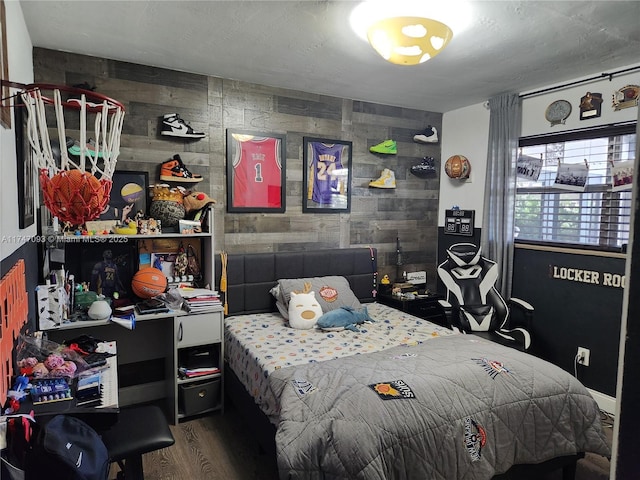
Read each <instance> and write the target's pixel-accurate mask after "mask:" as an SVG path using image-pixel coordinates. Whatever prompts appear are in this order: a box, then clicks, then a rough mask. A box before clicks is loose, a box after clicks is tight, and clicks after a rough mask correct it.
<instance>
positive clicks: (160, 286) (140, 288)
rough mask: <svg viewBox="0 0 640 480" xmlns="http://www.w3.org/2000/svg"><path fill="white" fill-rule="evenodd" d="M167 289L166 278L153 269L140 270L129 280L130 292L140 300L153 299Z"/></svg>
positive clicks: (160, 272)
mask: <svg viewBox="0 0 640 480" xmlns="http://www.w3.org/2000/svg"><path fill="white" fill-rule="evenodd" d="M166 289H167V277H165V276H164V273H162V271H160V270H158V269H157V268H154V267H146V268H141V269H140V270H138V271H137V272H136V274H135V275H134V276H133V279H132V280H131V290H133V293H134V294H136V296H138V297H140V298H153V297H155V296H157V295H160V294H161V293H164V291H165V290H166Z"/></svg>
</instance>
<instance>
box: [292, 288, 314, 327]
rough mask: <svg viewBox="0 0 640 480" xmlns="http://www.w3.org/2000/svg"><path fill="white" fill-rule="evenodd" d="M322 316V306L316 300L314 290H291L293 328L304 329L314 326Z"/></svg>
mask: <svg viewBox="0 0 640 480" xmlns="http://www.w3.org/2000/svg"><path fill="white" fill-rule="evenodd" d="M321 316H322V308H321V307H320V304H319V303H318V301H317V300H316V295H315V293H314V292H309V293H295V292H291V300H289V326H290V327H291V328H299V329H302V330H307V329H309V328H313V327H315V325H316V322H317V321H318V319H319V318H320V317H321Z"/></svg>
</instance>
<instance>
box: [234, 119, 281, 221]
mask: <svg viewBox="0 0 640 480" xmlns="http://www.w3.org/2000/svg"><path fill="white" fill-rule="evenodd" d="M285 152H286V149H285V136H284V135H279V134H271V133H263V132H251V131H246V130H232V129H227V212H230V213H253V212H263V213H283V212H284V211H285V209H286V205H285V200H286V197H285V182H286V173H285Z"/></svg>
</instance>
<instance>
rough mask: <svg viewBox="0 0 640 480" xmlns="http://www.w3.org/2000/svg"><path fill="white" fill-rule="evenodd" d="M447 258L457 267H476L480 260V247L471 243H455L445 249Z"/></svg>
mask: <svg viewBox="0 0 640 480" xmlns="http://www.w3.org/2000/svg"><path fill="white" fill-rule="evenodd" d="M447 257H449V259H450V260H451V261H452V262H453V263H455V264H456V266H458V267H468V266H472V265H477V264H478V262H479V261H480V259H481V258H482V247H480V246H477V245H474V244H473V243H456V244H454V245H451V246H450V247H449V248H448V249H447Z"/></svg>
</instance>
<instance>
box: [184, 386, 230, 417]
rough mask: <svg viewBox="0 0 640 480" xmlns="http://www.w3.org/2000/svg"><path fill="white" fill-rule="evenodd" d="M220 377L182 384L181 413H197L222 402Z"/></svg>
mask: <svg viewBox="0 0 640 480" xmlns="http://www.w3.org/2000/svg"><path fill="white" fill-rule="evenodd" d="M220 382H221V380H220V378H215V379H213V380H205V381H202V382H194V383H185V384H182V385H180V399H179V400H180V413H183V414H184V415H186V416H188V415H196V414H198V413H201V412H205V411H207V410H211V409H212V408H215V407H216V406H218V405H219V404H220Z"/></svg>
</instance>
